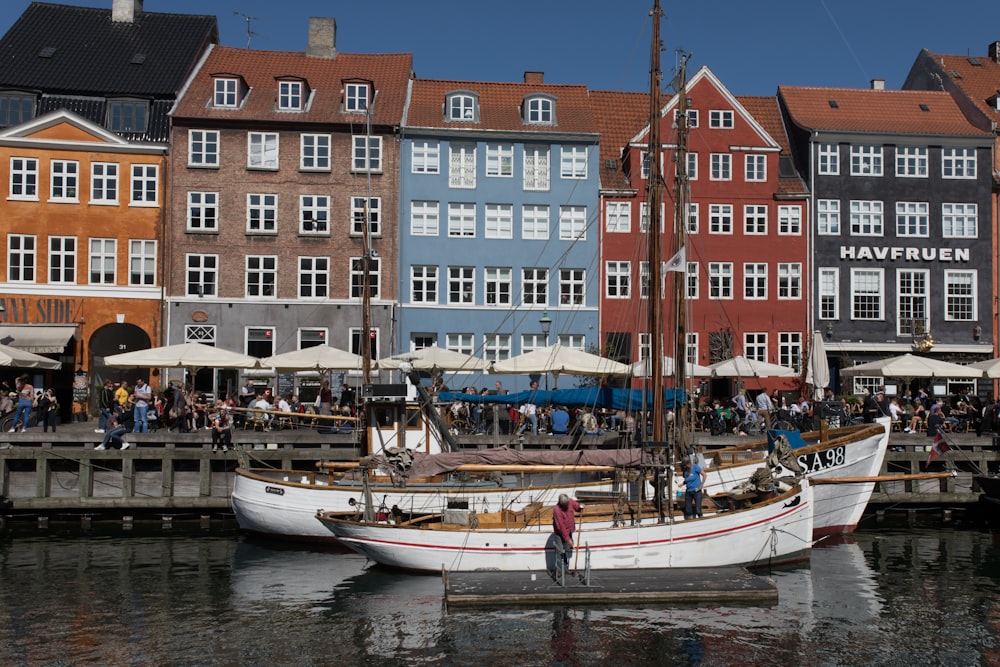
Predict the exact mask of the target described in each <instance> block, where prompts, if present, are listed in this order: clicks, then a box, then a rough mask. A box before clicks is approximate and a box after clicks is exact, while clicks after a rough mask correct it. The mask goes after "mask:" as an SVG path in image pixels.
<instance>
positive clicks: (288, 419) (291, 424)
mask: <svg viewBox="0 0 1000 667" xmlns="http://www.w3.org/2000/svg"><path fill="white" fill-rule="evenodd" d="M275 425H276V427H277V428H279V429H285V428H289V429H295V428H296V426H295V421H294V420H293V419H292V416H291V415H288V414H282V415H278V419H277V420H276V422H275Z"/></svg>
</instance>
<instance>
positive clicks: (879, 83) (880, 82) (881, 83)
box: [872, 79, 885, 90]
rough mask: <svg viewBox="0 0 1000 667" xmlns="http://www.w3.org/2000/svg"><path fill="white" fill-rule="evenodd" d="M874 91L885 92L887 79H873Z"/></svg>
mask: <svg viewBox="0 0 1000 667" xmlns="http://www.w3.org/2000/svg"><path fill="white" fill-rule="evenodd" d="M872 90H885V79H872Z"/></svg>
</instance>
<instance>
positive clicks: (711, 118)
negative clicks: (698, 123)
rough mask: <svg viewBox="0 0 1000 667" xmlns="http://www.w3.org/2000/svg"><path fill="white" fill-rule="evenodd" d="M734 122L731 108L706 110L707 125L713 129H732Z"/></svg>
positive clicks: (734, 118)
mask: <svg viewBox="0 0 1000 667" xmlns="http://www.w3.org/2000/svg"><path fill="white" fill-rule="evenodd" d="M735 123H736V116H735V114H734V113H733V110H732V109H710V110H709V112H708V126H709V127H710V128H711V129H713V130H732V129H733V128H734V127H735Z"/></svg>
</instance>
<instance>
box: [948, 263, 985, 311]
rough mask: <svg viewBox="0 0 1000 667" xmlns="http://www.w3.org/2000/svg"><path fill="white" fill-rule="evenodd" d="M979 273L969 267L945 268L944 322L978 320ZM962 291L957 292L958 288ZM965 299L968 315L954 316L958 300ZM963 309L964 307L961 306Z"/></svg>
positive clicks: (957, 309) (957, 307) (957, 308)
mask: <svg viewBox="0 0 1000 667" xmlns="http://www.w3.org/2000/svg"><path fill="white" fill-rule="evenodd" d="M978 283H979V274H978V272H977V271H975V270H970V269H945V271H944V319H945V321H946V322H976V321H978V320H979V287H978ZM959 289H961V290H962V292H961V293H959V292H958V290H959ZM959 300H964V301H967V302H968V303H969V304H970V305H969V307H968V311H969V315H968V317H956V313H958V312H959V306H958V301H959ZM963 309H964V308H963Z"/></svg>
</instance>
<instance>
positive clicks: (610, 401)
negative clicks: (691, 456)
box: [438, 387, 685, 410]
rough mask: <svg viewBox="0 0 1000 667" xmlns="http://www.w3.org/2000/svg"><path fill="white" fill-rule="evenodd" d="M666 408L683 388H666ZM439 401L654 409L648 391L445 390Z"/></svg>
mask: <svg viewBox="0 0 1000 667" xmlns="http://www.w3.org/2000/svg"><path fill="white" fill-rule="evenodd" d="M662 391H663V399H664V407H667V408H672V407H674V406H675V405H676V403H677V401H678V400H679V401H681V402H683V401H684V400H685V392H684V390H683V389H680V390H675V389H663V390H662ZM438 398H439V399H440V400H441V401H443V402H445V403H450V402H452V401H465V402H467V403H481V404H490V403H500V404H504V405H507V404H521V403H534V404H535V405H547V404H556V405H565V406H590V407H594V408H605V409H609V410H649V409H651V408H652V407H653V394H652V392H651V391H648V390H645V389H616V388H612V387H585V388H581V389H536V390H534V391H532V390H530V389H528V390H525V391H519V392H516V393H512V394H500V395H496V394H466V393H464V392H461V391H442V392H440V393H439V394H438Z"/></svg>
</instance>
